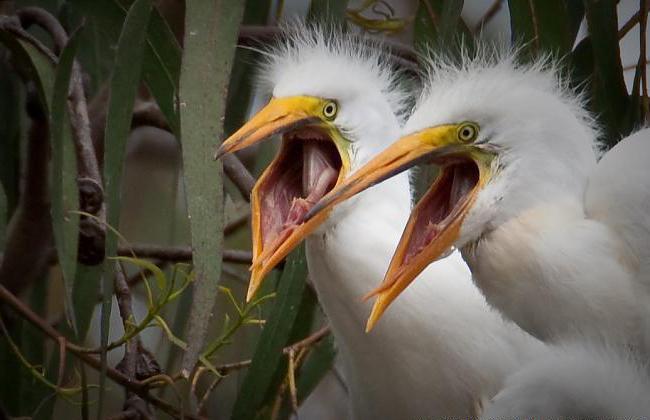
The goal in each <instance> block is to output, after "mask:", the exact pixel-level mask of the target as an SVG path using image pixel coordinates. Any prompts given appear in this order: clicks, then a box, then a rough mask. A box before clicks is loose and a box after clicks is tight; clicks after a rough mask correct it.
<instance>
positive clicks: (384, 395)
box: [216, 24, 547, 419]
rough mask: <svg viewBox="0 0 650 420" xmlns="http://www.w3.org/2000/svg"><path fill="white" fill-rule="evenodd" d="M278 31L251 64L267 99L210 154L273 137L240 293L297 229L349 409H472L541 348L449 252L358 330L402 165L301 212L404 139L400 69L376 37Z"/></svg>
mask: <svg viewBox="0 0 650 420" xmlns="http://www.w3.org/2000/svg"><path fill="white" fill-rule="evenodd" d="M296 25H297V24H296ZM284 38H285V39H286V40H285V41H284V42H282V43H280V44H279V45H278V46H276V47H274V49H272V50H270V51H265V53H264V56H265V62H264V63H263V64H262V69H261V71H260V77H261V85H262V86H265V87H266V89H267V90H268V91H269V92H270V93H271V94H272V98H271V99H270V101H269V102H268V103H267V104H266V105H265V106H264V107H263V108H262V109H261V110H260V111H259V112H257V113H256V114H255V115H254V116H253V117H252V118H251V119H250V120H249V121H248V122H247V123H245V124H244V125H243V126H242V127H241V128H240V129H239V130H237V131H236V132H235V133H233V134H232V136H230V137H229V138H228V139H226V140H225V141H224V142H223V143H222V145H221V146H220V147H219V149H218V151H217V153H216V155H217V156H221V155H223V154H225V153H231V152H234V151H237V150H240V149H242V148H244V147H248V146H250V145H252V144H255V143H257V142H260V141H263V140H265V139H268V138H269V137H270V136H272V135H281V136H282V144H281V146H280V150H279V152H278V154H277V155H276V157H275V159H274V160H273V161H272V162H271V163H270V165H269V166H268V168H267V169H266V170H265V171H264V172H263V174H262V175H261V176H260V178H259V180H258V181H257V183H256V185H255V187H254V189H253V191H252V193H251V207H252V230H253V256H254V262H253V265H252V274H251V282H250V287H249V291H248V293H247V296H248V298H251V297H252V296H254V294H255V292H256V290H257V289H258V288H259V285H260V284H261V282H262V279H263V275H264V274H265V273H267V272H268V271H269V270H270V269H272V267H273V266H274V265H275V264H277V262H278V261H280V260H281V259H282V258H283V257H284V256H285V255H286V254H287V253H288V252H289V251H290V250H291V249H293V248H295V247H296V246H297V244H298V243H300V242H301V241H303V240H305V242H306V255H307V265H308V270H309V276H310V279H311V281H312V283H313V286H314V288H315V290H316V292H317V295H318V300H319V302H320V303H321V305H322V308H323V310H324V312H325V314H326V316H327V318H328V320H329V323H330V325H331V328H332V331H333V334H334V337H335V341H336V343H337V346H338V348H339V355H340V357H341V358H342V361H343V366H344V372H343V376H344V378H345V380H346V382H347V386H348V390H349V396H350V403H351V417H352V418H357V419H371V418H386V419H403V418H442V417H447V418H477V417H478V416H479V414H480V412H481V411H482V407H483V405H482V402H483V401H488V400H489V399H490V398H491V397H493V396H494V395H496V394H497V392H498V391H499V390H501V389H502V385H503V382H504V381H505V379H506V377H507V376H508V375H510V374H511V373H512V372H513V371H516V370H517V369H518V368H519V367H520V366H521V365H522V364H524V363H527V362H528V361H529V360H530V359H536V358H537V357H538V355H539V354H541V353H544V352H545V351H546V349H547V346H545V345H544V344H543V343H541V342H540V341H539V340H536V339H534V338H533V337H532V336H530V335H529V334H527V333H525V332H523V331H522V330H521V329H520V328H519V327H517V326H516V325H515V324H514V323H512V322H509V321H506V320H504V319H503V317H502V316H501V315H500V314H498V313H497V312H496V311H495V310H493V309H492V308H490V307H489V306H488V304H487V302H486V301H485V299H484V298H483V296H482V295H481V293H480V292H479V290H478V288H476V286H474V284H473V283H472V280H471V275H470V272H469V269H468V268H467V266H466V264H465V263H464V262H463V261H462V257H461V255H460V254H459V253H458V252H453V253H451V254H450V255H449V256H447V258H445V259H444V260H441V261H439V262H435V263H433V264H431V265H430V266H429V267H428V268H427V269H426V270H424V272H423V273H422V274H421V277H423V278H424V280H422V281H420V282H418V283H417V284H414V286H413V287H412V288H409V290H407V291H405V292H404V294H403V296H402V299H403V301H404V303H405V305H402V306H400V307H399V308H395V310H394V311H392V312H391V313H389V314H387V315H386V317H385V318H384V320H383V323H382V324H381V325H379V326H378V327H377V328H376V329H374V330H373V331H372V332H370V333H366V332H365V331H364V323H365V320H366V318H367V316H368V313H369V310H370V307H369V306H368V305H367V304H362V303H361V302H360V298H361V296H363V295H364V294H365V293H367V292H368V291H370V290H371V289H372V288H373V287H374V286H375V285H376V284H377V282H378V281H380V280H381V278H382V276H383V274H384V272H385V270H386V269H387V267H388V265H389V262H390V258H391V255H392V252H393V250H394V248H395V246H396V245H397V243H398V241H399V238H400V234H401V229H402V226H403V225H404V224H405V223H406V221H407V219H408V217H409V212H410V209H411V197H410V180H409V175H408V174H407V173H402V174H399V175H397V176H395V177H393V178H391V179H390V180H388V181H386V182H385V183H383V184H381V185H380V186H378V187H377V188H375V189H373V190H369V191H366V192H364V193H362V194H359V195H358V196H356V197H355V198H353V199H351V200H348V201H347V202H346V203H343V204H342V205H341V206H339V207H337V208H336V209H334V210H332V211H325V212H322V213H321V214H319V215H318V216H317V217H313V218H311V219H310V221H309V222H306V223H305V222H304V221H303V217H304V215H305V214H306V213H307V212H308V211H309V210H310V209H311V207H312V206H313V204H314V203H315V202H316V201H318V199H319V198H320V197H322V196H323V195H324V194H325V193H327V191H329V190H331V189H332V188H334V187H335V186H336V185H338V184H340V183H341V182H344V181H345V179H346V178H347V176H349V175H350V174H351V173H352V172H354V171H355V170H356V169H358V168H359V167H361V166H362V165H363V164H364V163H366V162H368V161H369V160H370V159H371V158H372V157H373V156H374V155H375V154H377V153H378V152H379V151H381V150H382V149H384V148H385V147H386V146H388V144H390V142H391V141H392V140H393V139H394V138H396V137H398V136H399V134H400V132H401V131H400V130H401V122H402V117H401V116H402V115H403V114H404V112H405V108H406V106H405V104H406V101H405V94H404V91H403V89H401V87H400V83H399V79H400V77H401V75H400V73H399V72H395V71H393V69H392V67H391V66H390V64H389V63H388V59H387V58H386V56H385V54H383V53H382V51H383V50H384V47H383V46H382V45H381V44H380V43H377V41H370V40H368V39H366V38H363V37H362V38H359V36H355V35H350V34H346V33H343V32H339V31H332V30H327V29H324V28H319V27H309V26H305V25H297V26H296V27H292V28H291V29H286V30H285V34H284ZM434 280H435V281H434Z"/></svg>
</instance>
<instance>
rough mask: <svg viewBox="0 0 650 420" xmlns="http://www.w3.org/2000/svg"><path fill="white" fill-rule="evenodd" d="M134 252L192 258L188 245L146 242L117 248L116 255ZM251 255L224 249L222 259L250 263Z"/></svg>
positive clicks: (164, 257) (143, 255)
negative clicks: (164, 244)
mask: <svg viewBox="0 0 650 420" xmlns="http://www.w3.org/2000/svg"><path fill="white" fill-rule="evenodd" d="M133 254H135V255H136V256H137V257H138V258H152V259H158V260H165V261H167V260H169V261H189V260H191V259H192V248H191V247H190V246H158V245H147V244H135V245H130V246H128V247H125V246H120V247H118V248H117V255H119V256H123V257H132V256H133ZM252 259H253V256H252V254H251V252H250V251H243V250H238V249H226V250H224V251H223V261H224V262H231V263H239V264H250V263H251V262H252Z"/></svg>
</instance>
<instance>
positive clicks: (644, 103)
mask: <svg viewBox="0 0 650 420" xmlns="http://www.w3.org/2000/svg"><path fill="white" fill-rule="evenodd" d="M640 9H641V10H639V13H640V17H639V56H640V57H639V61H641V63H643V62H645V61H646V59H647V56H646V28H647V22H648V2H647V0H640ZM641 109H643V121H645V120H646V119H647V118H648V68H647V66H644V65H641Z"/></svg>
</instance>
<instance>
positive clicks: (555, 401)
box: [481, 338, 650, 420]
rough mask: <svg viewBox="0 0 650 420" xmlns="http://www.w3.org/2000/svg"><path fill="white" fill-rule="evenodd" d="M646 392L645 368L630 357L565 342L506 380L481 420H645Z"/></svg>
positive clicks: (649, 386) (649, 385) (649, 406)
mask: <svg viewBox="0 0 650 420" xmlns="http://www.w3.org/2000/svg"><path fill="white" fill-rule="evenodd" d="M649 391H650V378H649V377H648V367H647V363H643V362H642V361H641V360H640V359H639V358H638V356H637V355H635V354H634V353H633V352H631V351H629V350H622V349H620V348H618V347H616V346H609V345H606V344H603V343H602V342H590V341H589V340H585V339H584V338H582V339H579V340H565V341H563V342H562V343H559V344H556V345H549V347H548V348H547V351H546V352H543V353H542V354H540V355H539V356H538V357H537V358H535V359H533V360H531V361H530V362H529V363H526V364H525V365H523V366H522V367H521V368H520V369H518V370H516V371H515V372H513V373H512V374H511V375H509V376H508V377H507V378H506V380H505V383H504V385H503V388H502V389H501V390H500V391H499V392H498V393H497V395H495V396H494V397H493V398H492V399H490V400H489V401H484V402H483V404H484V405H483V407H484V409H483V411H482V413H481V419H486V420H489V419H500V420H503V419H523V418H535V419H569V418H574V419H575V418H581V419H596V418H629V419H632V418H645V417H647V416H648V413H650V401H648V392H649Z"/></svg>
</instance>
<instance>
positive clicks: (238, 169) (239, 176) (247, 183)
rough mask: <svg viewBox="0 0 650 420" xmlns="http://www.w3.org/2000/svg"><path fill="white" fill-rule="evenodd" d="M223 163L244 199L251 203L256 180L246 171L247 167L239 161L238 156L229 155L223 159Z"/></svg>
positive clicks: (227, 173) (225, 170)
mask: <svg viewBox="0 0 650 420" xmlns="http://www.w3.org/2000/svg"><path fill="white" fill-rule="evenodd" d="M221 161H222V162H223V171H224V172H225V174H226V175H227V176H228V178H230V180H231V181H232V182H233V184H235V186H236V187H237V189H238V190H239V192H240V193H241V195H242V197H244V199H245V200H246V201H250V196H251V191H252V190H253V187H254V186H255V178H254V177H253V175H251V173H250V172H249V171H248V169H246V166H244V164H243V163H242V162H241V160H239V158H238V157H237V156H235V155H234V154H232V153H228V154H227V155H224V156H223V157H222V158H221Z"/></svg>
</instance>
